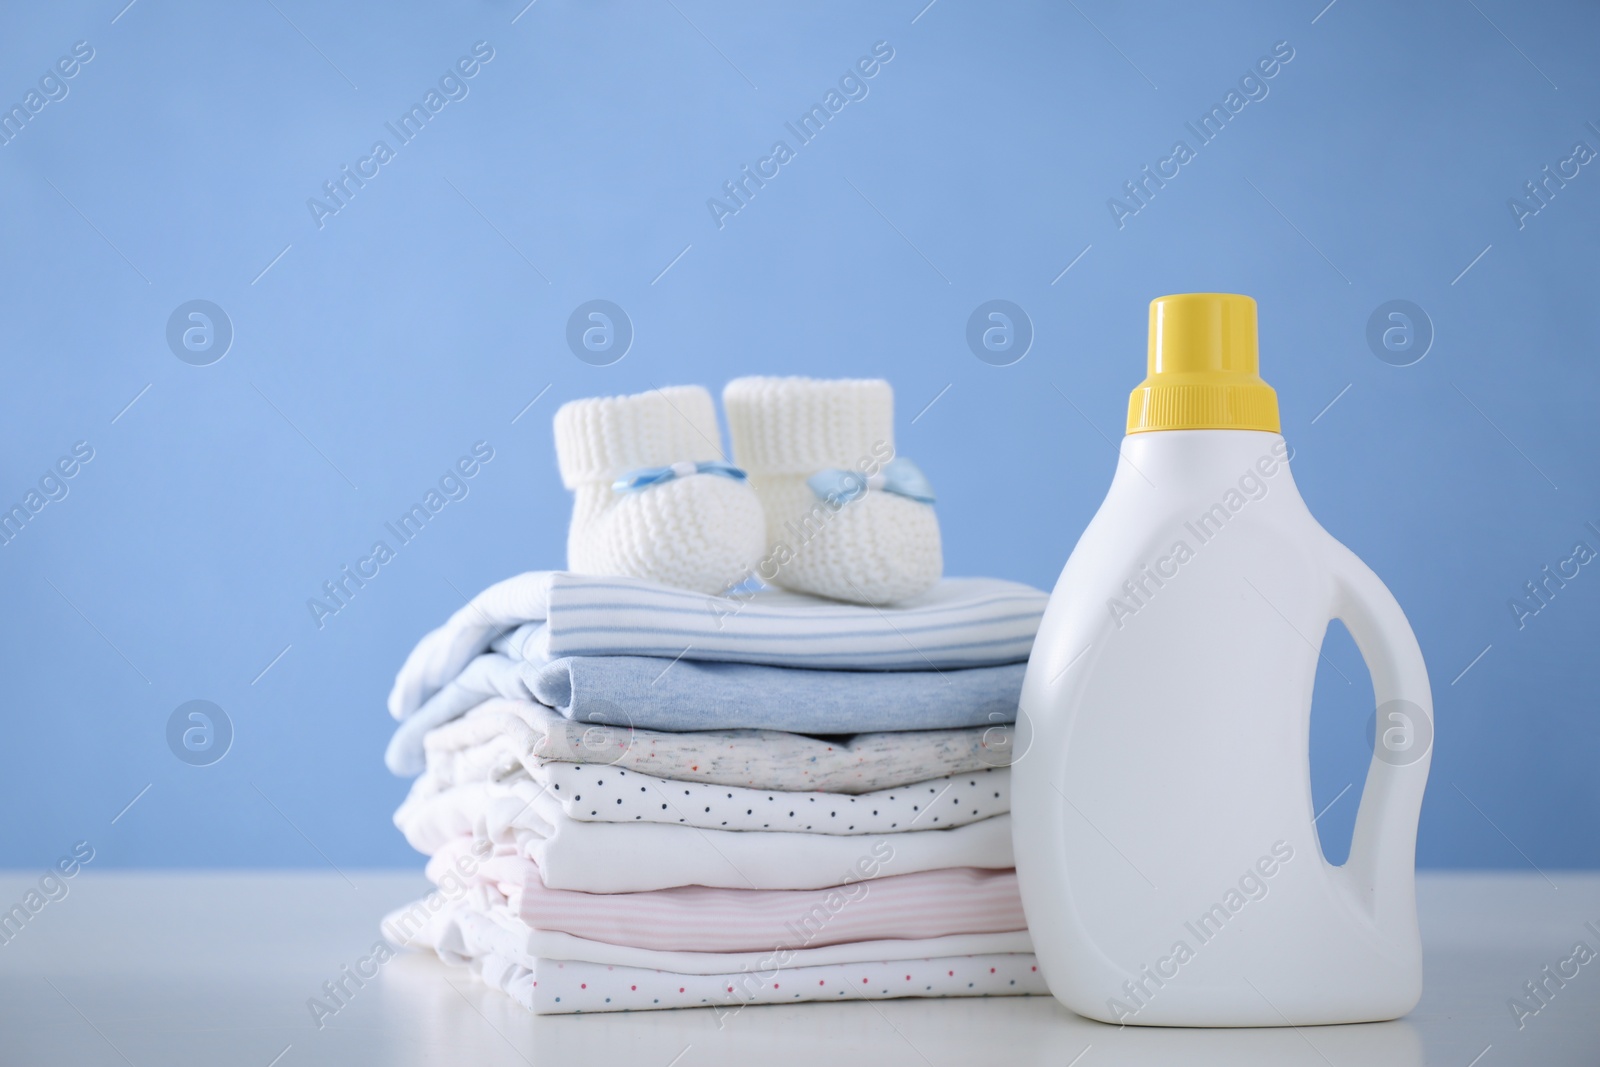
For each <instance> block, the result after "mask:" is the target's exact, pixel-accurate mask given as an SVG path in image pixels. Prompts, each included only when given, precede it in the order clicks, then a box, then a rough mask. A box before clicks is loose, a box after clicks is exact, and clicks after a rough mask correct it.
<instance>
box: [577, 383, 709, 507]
mask: <svg viewBox="0 0 1600 1067" xmlns="http://www.w3.org/2000/svg"><path fill="white" fill-rule="evenodd" d="M555 433H556V461H557V464H558V465H559V467H560V469H561V481H562V483H563V484H564V485H565V486H566V487H567V488H568V489H575V488H577V487H578V486H580V485H583V484H585V483H589V482H606V483H608V484H609V483H610V482H612V481H614V480H615V479H617V478H618V477H621V476H622V475H624V474H626V473H628V472H629V471H632V470H635V469H636V468H640V467H654V466H667V465H670V464H673V463H684V462H688V463H699V462H706V461H710V460H717V459H721V458H722V450H721V447H720V444H719V442H720V440H721V433H720V431H718V429H717V413H716V408H715V407H714V406H713V405H712V402H711V394H710V393H709V392H707V391H706V390H705V389H703V388H701V387H700V386H698V385H674V386H668V387H667V388H665V389H652V390H651V391H650V392H648V393H638V394H635V395H633V396H601V397H593V398H591V399H587V400H573V401H570V402H569V403H566V404H563V405H562V406H561V409H560V410H559V411H557V412H556V418H555Z"/></svg>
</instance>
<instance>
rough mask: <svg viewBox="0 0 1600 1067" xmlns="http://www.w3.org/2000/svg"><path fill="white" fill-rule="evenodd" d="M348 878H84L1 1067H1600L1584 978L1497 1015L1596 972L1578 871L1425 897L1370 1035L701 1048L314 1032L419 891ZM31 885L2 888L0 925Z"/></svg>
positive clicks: (431, 966)
mask: <svg viewBox="0 0 1600 1067" xmlns="http://www.w3.org/2000/svg"><path fill="white" fill-rule="evenodd" d="M347 873H348V875H349V879H348V880H347V879H346V878H345V877H343V876H341V875H339V874H335V873H327V874H324V873H309V874H308V873H293V874H283V873H266V874H252V873H227V874H216V873H205V874H171V873H160V874H154V873H152V874H129V873H117V872H105V871H93V870H92V869H90V870H85V871H84V872H83V873H82V874H80V875H79V876H78V877H77V878H75V879H73V880H72V881H71V882H70V883H68V884H69V886H70V892H69V894H68V895H67V896H66V897H65V898H63V899H61V900H57V901H53V902H51V903H49V904H48V905H46V906H45V907H44V908H43V909H42V910H41V911H40V912H39V913H38V915H36V916H35V917H34V918H33V920H32V921H31V922H29V923H28V925H27V926H26V927H24V928H23V930H22V931H21V932H20V934H18V935H17V936H16V937H14V938H13V939H12V940H11V941H10V942H9V943H7V944H3V945H0V1064H6V1065H10V1064H35V1063H38V1064H43V1063H65V1064H73V1065H76V1067H92V1065H97V1064H120V1065H127V1064H132V1065H137V1067H145V1065H147V1064H148V1065H156V1064H164V1065H182V1064H208V1065H209V1064H242V1065H247V1067H268V1065H273V1067H304V1065H307V1064H324V1063H326V1064H341V1065H346V1064H424V1063H426V1064H447V1063H454V1064H472V1065H473V1067H490V1065H498V1064H541V1065H542V1064H559V1065H562V1067H572V1065H574V1064H584V1063H595V1064H606V1065H612V1064H619V1065H620V1064H641V1065H644V1067H669V1065H671V1067H702V1065H707V1064H723V1063H726V1064H741V1065H751V1064H760V1065H763V1067H765V1065H776V1064H789V1063H794V1064H817V1063H824V1064H827V1065H828V1067H845V1065H847V1064H852V1063H863V1064H868V1063H870V1064H874V1065H882V1067H890V1065H899V1064H905V1065H909V1067H925V1065H940V1067H942V1065H945V1064H951V1065H960V1067H978V1065H985V1067H986V1065H989V1064H1002V1063H1003V1064H1050V1065H1053V1067H1068V1065H1069V1064H1070V1065H1072V1067H1101V1065H1104V1064H1158V1063H1159V1064H1167V1063H1172V1064H1213V1063H1214V1064H1229V1065H1238V1064H1249V1063H1263V1064H1273V1065H1292V1064H1314V1065H1321V1067H1326V1065H1328V1064H1332V1065H1336V1067H1344V1065H1346V1064H1350V1065H1352V1067H1378V1065H1384V1067H1387V1065H1390V1064H1419V1065H1420V1064H1446V1065H1453V1067H1469V1065H1472V1067H1502V1065H1506V1064H1539V1065H1545V1067H1556V1065H1562V1064H1585V1065H1595V1064H1600V959H1597V960H1595V961H1594V962H1591V963H1590V964H1589V965H1588V966H1585V967H1583V968H1582V969H1581V970H1580V971H1579V974H1578V976H1577V977H1575V978H1573V979H1571V980H1570V981H1568V982H1567V984H1566V986H1565V987H1564V988H1563V989H1561V990H1559V991H1558V992H1557V993H1556V995H1555V996H1554V997H1553V998H1551V1000H1550V1003H1549V1004H1548V1006H1546V1007H1545V1008H1543V1009H1542V1010H1541V1011H1540V1012H1539V1014H1538V1015H1537V1016H1534V1017H1532V1018H1529V1019H1526V1020H1525V1024H1524V1026H1523V1027H1522V1028H1521V1029H1520V1030H1519V1028H1518V1026H1517V1023H1516V1020H1515V1018H1514V1017H1513V1015H1512V1012H1511V1010H1510V1009H1509V1008H1508V1006H1507V1001H1508V999H1509V998H1511V997H1513V996H1518V995H1521V994H1522V985H1523V983H1524V982H1526V981H1528V980H1529V979H1532V978H1534V977H1535V976H1536V975H1537V974H1538V972H1539V971H1540V970H1541V968H1543V967H1544V966H1545V965H1546V964H1551V965H1554V964H1555V963H1556V962H1557V961H1558V960H1560V959H1562V958H1565V957H1566V956H1568V955H1570V954H1571V952H1572V947H1573V945H1574V944H1575V943H1576V942H1577V941H1579V940H1584V941H1587V942H1588V943H1589V944H1590V946H1591V947H1593V948H1595V949H1597V950H1600V938H1596V937H1595V936H1594V935H1593V934H1591V933H1589V932H1588V931H1587V930H1585V929H1584V923H1585V922H1586V921H1589V922H1594V923H1595V925H1596V926H1597V927H1600V874H1594V873H1585V874H1574V873H1563V872H1554V871H1553V872H1548V879H1547V878H1546V877H1545V876H1541V875H1539V874H1527V875H1523V874H1427V875H1424V876H1423V877H1422V878H1421V880H1420V881H1421V885H1420V888H1419V895H1420V908H1421V914H1422V933H1423V943H1424V947H1425V950H1426V967H1427V980H1426V988H1425V990H1424V992H1423V996H1422V1003H1421V1004H1420V1005H1419V1006H1418V1007H1417V1009H1416V1011H1414V1012H1413V1013H1412V1014H1411V1015H1410V1016H1409V1017H1408V1018H1406V1019H1404V1020H1401V1021H1399V1022H1394V1023H1384V1024H1378V1025H1366V1026H1324V1027H1306V1028H1301V1029H1298V1030H1296V1029H1277V1030H1168V1029H1155V1028H1139V1027H1127V1028H1125V1029H1118V1028H1116V1027H1112V1026H1106V1025H1102V1024H1099V1023H1094V1022H1089V1021H1087V1020H1084V1019H1080V1018H1078V1017H1077V1016H1074V1015H1073V1014H1071V1013H1070V1012H1068V1011H1067V1010H1066V1009H1065V1008H1062V1007H1061V1006H1060V1005H1058V1004H1056V1003H1055V1002H1054V1001H1053V1000H1051V999H1049V998H1046V997H1013V998H996V999H990V1000H896V1001H879V1002H866V1001H858V1002H854V1003H846V1004H838V1003H830V1004H815V1005H810V1004H796V1005H777V1006H770V1007H751V1008H746V1009H745V1010H744V1011H742V1012H739V1013H737V1014H736V1015H733V1016H732V1017H731V1018H729V1019H727V1020H726V1021H725V1023H724V1025H722V1026H720V1027H719V1025H718V1019H717V1017H716V1015H715V1014H713V1013H712V1012H711V1011H710V1010H709V1009H685V1010H678V1011H650V1012H637V1013H629V1014H605V1015H581V1016H550V1017H542V1018H540V1017H535V1016H532V1015H529V1014H527V1013H526V1012H524V1011H523V1010H522V1009H521V1008H519V1007H518V1006H516V1005H515V1004H514V1003H513V1002H512V1001H511V1000H509V999H508V998H506V997H504V996H502V995H501V994H499V993H496V992H494V991H493V990H490V989H487V988H486V987H484V986H481V985H479V984H478V983H477V982H476V980H475V979H473V978H472V977H471V976H470V975H469V974H468V973H467V972H466V971H464V970H460V969H457V968H452V967H447V966H445V965H443V964H442V963H440V962H438V961H437V960H435V959H432V958H431V957H424V956H412V955H406V956H401V957H398V958H396V959H395V960H393V961H391V962H389V963H387V964H385V965H384V966H383V968H382V970H381V973H380V975H379V977H378V978H377V979H375V980H373V981H372V982H369V983H368V984H367V985H366V986H365V988H363V989H361V990H359V991H357V993H356V994H355V996H354V997H353V998H352V999H351V1000H350V1002H349V1003H348V1005H347V1006H346V1007H345V1008H344V1009H343V1010H341V1011H340V1012H339V1013H338V1014H337V1015H336V1016H334V1017H333V1018H331V1019H328V1020H327V1022H326V1026H325V1027H324V1028H322V1029H320V1030H319V1029H318V1028H317V1026H316V1024H315V1022H314V1021H313V1017H312V1014H311V1012H310V1010H309V1009H308V1007H307V1005H306V1002H307V1000H308V999H309V998H311V997H313V996H317V995H319V994H320V989H321V985H322V983H323V982H324V981H326V980H328V979H330V978H336V977H338V974H339V968H340V966H341V965H343V964H353V963H354V962H355V961H356V960H357V959H358V958H359V957H361V956H363V955H366V954H367V952H369V951H370V949H371V947H372V945H373V943H374V941H375V940H376V939H377V936H378V935H377V922H378V919H379V917H380V916H381V915H382V914H383V913H384V911H386V910H387V909H389V908H391V907H393V906H396V905H399V904H401V903H404V902H406V901H408V900H410V899H413V898H415V897H417V896H421V895H422V894H423V893H424V892H425V891H426V889H427V886H426V883H424V882H423V881H422V879H421V878H420V876H418V875H416V874H410V873H408V874H396V873H391V872H375V871H350V872H347ZM37 879H38V874H37V873H35V872H9V873H5V874H0V905H3V907H4V908H9V907H10V905H11V903H13V902H16V901H19V900H21V898H22V895H23V893H24V892H26V890H27V888H28V887H29V886H31V885H34V884H36V883H37ZM275 1057H277V1058H276V1059H274V1058H275ZM1075 1057H1076V1058H1075Z"/></svg>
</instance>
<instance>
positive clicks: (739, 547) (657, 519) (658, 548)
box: [555, 386, 765, 593]
mask: <svg viewBox="0 0 1600 1067" xmlns="http://www.w3.org/2000/svg"><path fill="white" fill-rule="evenodd" d="M555 431H556V462H557V463H558V465H559V466H560V468H561V480H562V482H563V483H564V484H565V485H566V487H567V488H568V489H571V490H572V491H573V494H574V498H575V499H574V501H573V506H572V526H571V527H570V528H569V530H568V532H567V568H568V569H569V570H572V571H575V572H577V573H579V574H615V575H625V576H628V577H633V578H645V579H649V580H650V581H654V582H660V583H662V584H663V585H672V586H678V587H679V588H683V589H693V590H695V591H697V592H701V593H721V592H724V591H726V590H727V589H729V588H730V587H732V586H734V585H737V584H739V583H740V582H742V581H744V580H745V579H747V578H749V577H750V575H751V574H752V573H754V568H755V565H756V563H757V562H758V561H759V560H760V558H761V553H762V549H763V546H764V544H765V537H764V530H765V520H764V518H763V516H762V510H761V501H760V500H759V499H758V498H757V497H756V494H755V492H754V491H753V490H752V489H751V487H750V485H749V483H748V482H747V481H746V480H745V475H744V472H743V471H741V470H739V469H737V468H736V467H733V466H732V465H731V464H729V463H727V462H726V460H724V459H723V457H722V450H721V447H720V445H719V441H720V433H719V431H718V429H717V416H716V411H715V409H714V408H713V407H712V403H711V394H710V393H708V392H706V391H705V390H704V389H702V388H700V387H699V386H673V387H669V388H666V389H655V390H651V391H650V392H648V393H640V394H638V395H637V396H614V397H596V398H594V399H590V400H574V401H572V402H571V403H568V404H563V405H562V406H561V409H560V410H559V411H557V412H556V418H555Z"/></svg>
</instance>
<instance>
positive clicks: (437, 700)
mask: <svg viewBox="0 0 1600 1067" xmlns="http://www.w3.org/2000/svg"><path fill="white" fill-rule="evenodd" d="M1026 669H1027V664H1025V663H1010V664H1005V665H1002V666H998V667H969V668H966V669H959V670H948V671H832V670H791V669H788V668H784V667H765V666H756V665H752V664H744V663H699V662H693V661H689V660H681V661H675V662H674V661H663V660H661V659H659V658H654V657H647V656H565V657H562V658H561V659H558V660H554V661H551V662H548V663H527V664H522V665H521V666H520V668H519V666H518V663H517V661H515V660H513V659H511V658H510V657H508V656H506V655H503V654H501V653H498V652H486V653H484V654H482V655H480V656H478V657H476V658H475V659H473V660H472V661H470V662H469V663H468V664H467V666H466V667H465V668H464V669H463V670H462V672H461V673H460V674H459V675H457V676H456V677H455V678H453V679H451V680H450V681H449V682H447V683H446V684H445V685H444V687H443V688H441V689H440V690H439V691H438V692H437V693H435V694H434V695H433V696H432V697H430V698H429V699H428V700H427V702H426V703H424V704H423V705H422V707H421V708H419V709H417V711H416V712H415V713H414V714H412V715H411V716H409V717H407V718H406V719H404V720H402V721H401V723H400V726H399V727H398V728H397V729H396V730H395V734H394V737H393V738H392V739H391V740H390V742H389V749H388V752H387V753H386V754H385V757H384V759H385V762H386V763H387V764H388V766H389V769H390V770H392V771H393V772H395V773H396V774H401V775H405V776H408V777H409V776H412V775H416V774H418V773H420V772H421V770H422V767H423V738H424V737H425V736H426V735H427V733H428V732H429V731H430V730H434V729H437V728H438V727H440V726H442V725H444V724H445V723H447V722H450V721H453V720H455V719H457V718H459V717H460V716H461V715H463V714H464V713H466V712H467V711H469V710H470V709H472V708H473V707H475V706H477V705H478V704H481V703H483V702H484V701H486V700H488V699H490V698H492V697H496V696H503V697H508V698H522V699H527V698H528V697H530V696H531V697H532V698H533V699H535V700H537V701H539V702H540V703H542V704H545V705H548V706H550V707H553V708H555V709H556V710H557V711H559V712H561V713H562V714H563V715H566V716H567V717H568V718H571V719H575V720H577V721H578V722H581V723H583V724H585V725H591V724H603V725H611V726H630V727H638V728H643V729H651V730H663V731H673V732H684V731H701V730H725V729H740V728H743V729H766V730H784V731H789V732H794V733H805V734H858V733H869V732H883V731H899V730H933V729H949V728H955V727H962V726H990V725H998V724H1002V723H1009V722H1012V721H1013V720H1015V718H1016V714H1017V701H1018V699H1019V698H1020V696H1021V693H1022V676H1023V673H1024V671H1025V670H1026Z"/></svg>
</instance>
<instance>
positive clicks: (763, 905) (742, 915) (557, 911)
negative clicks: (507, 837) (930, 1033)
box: [428, 842, 1027, 952]
mask: <svg viewBox="0 0 1600 1067" xmlns="http://www.w3.org/2000/svg"><path fill="white" fill-rule="evenodd" d="M469 847H470V846H468V845H467V844H465V842H463V843H462V844H460V845H451V846H448V847H446V848H443V849H441V850H440V851H439V852H438V853H436V854H435V855H434V856H433V858H432V859H430V860H429V861H428V876H429V878H431V879H433V880H434V881H435V882H436V883H438V882H441V881H448V876H449V874H450V872H451V871H452V870H453V869H455V863H456V862H457V860H458V858H459V857H460V855H461V854H462V853H464V852H466V851H467V849H468V848H469ZM475 876H476V877H477V878H479V879H481V880H483V881H484V882H487V883H489V884H491V885H492V886H493V887H494V899H496V900H500V901H504V903H505V904H506V906H507V907H508V908H509V909H510V910H511V911H512V912H513V913H515V914H516V915H518V916H519V917H520V918H521V919H522V921H523V922H525V923H526V924H527V925H528V926H530V927H532V928H534V929H537V930H548V931H555V932H560V933H566V934H572V935H573V936H575V937H581V938H586V939H588V940H590V941H604V942H607V943H609V944H614V945H631V946H633V947H636V948H648V949H659V950H662V951H685V952H748V951H757V950H761V949H773V948H803V947H809V946H820V945H833V944H840V943H844V942H851V941H884V940H889V939H907V940H912V939H918V938H934V937H948V936H950V935H952V934H971V933H1004V932H1007V931H1012V930H1025V929H1027V922H1026V920H1025V919H1024V917H1023V913H1022V899H1021V897H1020V896H1019V895H1018V893H1017V876H1016V872H1015V871H1010V870H1003V871H988V870H979V869H976V868H972V867H958V868H945V869H941V870H934V871H923V872H920V873H917V874H898V875H891V876H887V877H883V878H874V879H871V880H867V881H856V882H851V883H850V884H848V885H841V886H830V887H828V888H826V889H814V890H794V889H766V890H762V889H712V888H709V887H706V886H679V887H676V888H673V889H658V890H654V891H651V892H645V893H580V892H574V891H572V890H566V889H551V888H549V887H548V886H546V885H545V884H544V882H543V880H542V879H541V878H540V875H539V869H538V867H537V866H536V865H535V864H534V863H533V862H532V861H531V860H528V859H525V858H523V857H521V856H516V855H500V856H492V857H489V858H487V859H484V860H482V861H479V863H478V864H477V870H476V874H475Z"/></svg>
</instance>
